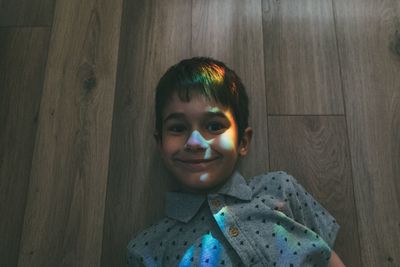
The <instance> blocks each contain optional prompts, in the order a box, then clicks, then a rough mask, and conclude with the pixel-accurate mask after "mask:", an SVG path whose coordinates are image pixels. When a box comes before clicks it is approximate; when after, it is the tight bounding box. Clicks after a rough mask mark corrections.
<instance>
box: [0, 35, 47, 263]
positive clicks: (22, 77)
mask: <svg viewBox="0 0 400 267" xmlns="http://www.w3.org/2000/svg"><path fill="white" fill-rule="evenodd" d="M49 37H50V29H49V28H34V29H30V28H18V29H7V28H0V88H1V89H0V162H1V163H0V214H1V219H0V240H1V242H0V262H1V265H2V266H16V265H17V261H18V249H19V244H20V238H21V230H22V225H23V221H24V211H25V205H26V199H27V192H28V186H29V172H30V169H31V162H32V155H33V148H34V144H35V135H36V130H37V119H38V118H37V117H38V113H39V104H40V98H41V95H42V88H43V80H44V71H45V66H46V58H47V47H48V42H49Z"/></svg>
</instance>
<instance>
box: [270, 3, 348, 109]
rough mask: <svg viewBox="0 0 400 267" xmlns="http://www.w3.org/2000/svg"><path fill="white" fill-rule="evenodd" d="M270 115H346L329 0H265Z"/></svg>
mask: <svg viewBox="0 0 400 267" xmlns="http://www.w3.org/2000/svg"><path fill="white" fill-rule="evenodd" d="M262 9H263V29H264V61H265V77H266V86H267V96H268V97H267V100H268V114H303V115H304V114H312V115H317V114H344V109H343V96H342V91H341V90H340V88H341V81H340V71H339V62H338V54H337V46H336V36H335V28H334V25H335V24H334V18H333V11H332V3H331V0H321V1H314V0H300V1H299V0H291V1H290V0H286V1H285V0H282V1H276V0H263V7H262Z"/></svg>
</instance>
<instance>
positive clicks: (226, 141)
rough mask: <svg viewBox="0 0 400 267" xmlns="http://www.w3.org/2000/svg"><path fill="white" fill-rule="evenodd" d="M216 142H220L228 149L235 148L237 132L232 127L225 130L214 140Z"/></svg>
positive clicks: (224, 148)
mask: <svg viewBox="0 0 400 267" xmlns="http://www.w3.org/2000/svg"><path fill="white" fill-rule="evenodd" d="M214 144H218V145H219V146H220V147H221V148H222V149H223V150H226V151H232V150H235V132H234V131H233V130H232V129H229V130H227V131H225V132H224V133H223V134H221V135H220V136H219V137H218V138H217V139H216V140H215V141H214Z"/></svg>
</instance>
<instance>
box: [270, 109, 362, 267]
mask: <svg viewBox="0 0 400 267" xmlns="http://www.w3.org/2000/svg"><path fill="white" fill-rule="evenodd" d="M268 121H269V127H270V128H269V129H270V133H269V137H270V138H269V142H270V155H271V169H272V170H277V171H278V170H284V171H287V172H288V173H289V174H291V175H292V176H293V177H295V178H296V179H297V180H298V181H299V182H300V184H302V185H303V186H304V188H305V189H306V190H307V191H308V192H310V193H311V194H312V196H313V197H314V198H315V199H316V200H317V201H318V202H320V203H321V204H322V205H323V206H324V207H325V208H326V209H327V210H328V211H329V212H330V213H331V214H332V215H333V216H334V217H335V219H336V220H337V222H338V224H339V225H340V226H341V228H340V229H339V233H338V236H337V239H336V243H335V247H334V248H333V249H334V250H335V251H336V253H337V254H338V255H339V256H340V258H341V259H342V260H343V262H344V263H345V264H346V266H361V259H360V245H359V235H358V227H357V217H356V213H357V210H356V206H355V202H354V194H353V183H352V175H351V164H350V151H349V145H348V142H347V132H346V122H345V118H344V117H343V116H269V118H268Z"/></svg>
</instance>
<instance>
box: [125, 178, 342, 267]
mask: <svg viewBox="0 0 400 267" xmlns="http://www.w3.org/2000/svg"><path fill="white" fill-rule="evenodd" d="M165 214H166V217H165V218H163V219H162V220H160V221H158V222H157V223H156V224H153V225H151V226H150V227H149V228H148V229H145V230H143V231H142V232H140V233H139V234H138V235H137V236H136V237H135V238H134V239H132V240H131V241H130V242H129V244H128V246H127V249H128V255H127V256H128V259H127V260H128V261H127V265H128V266H285V267H299V266H318V267H320V266H321V267H322V266H324V267H325V266H327V265H328V262H329V259H330V255H331V248H332V247H333V244H334V242H335V238H336V234H337V232H338V230H339V227H340V226H339V225H338V224H337V222H336V221H335V219H334V218H333V217H332V215H331V214H330V213H329V212H328V211H327V210H326V209H325V208H323V207H322V206H321V205H320V204H319V203H318V202H317V201H316V200H315V199H314V198H313V197H312V196H311V195H310V194H309V193H307V192H306V191H305V190H304V188H303V187H302V186H301V185H300V184H299V183H298V182H297V180H296V179H295V178H294V177H293V176H291V175H289V174H287V173H286V172H283V171H276V172H269V173H266V174H262V175H258V176H254V177H253V178H252V179H250V181H249V182H248V183H247V182H246V180H245V179H244V177H243V176H242V175H241V174H240V173H239V172H238V171H235V172H234V173H233V174H232V177H231V178H230V179H229V180H228V181H227V182H226V183H225V184H224V185H223V186H222V187H221V188H220V189H219V190H218V191H217V192H216V193H213V194H208V195H199V194H190V193H183V192H167V193H166V209H165Z"/></svg>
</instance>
